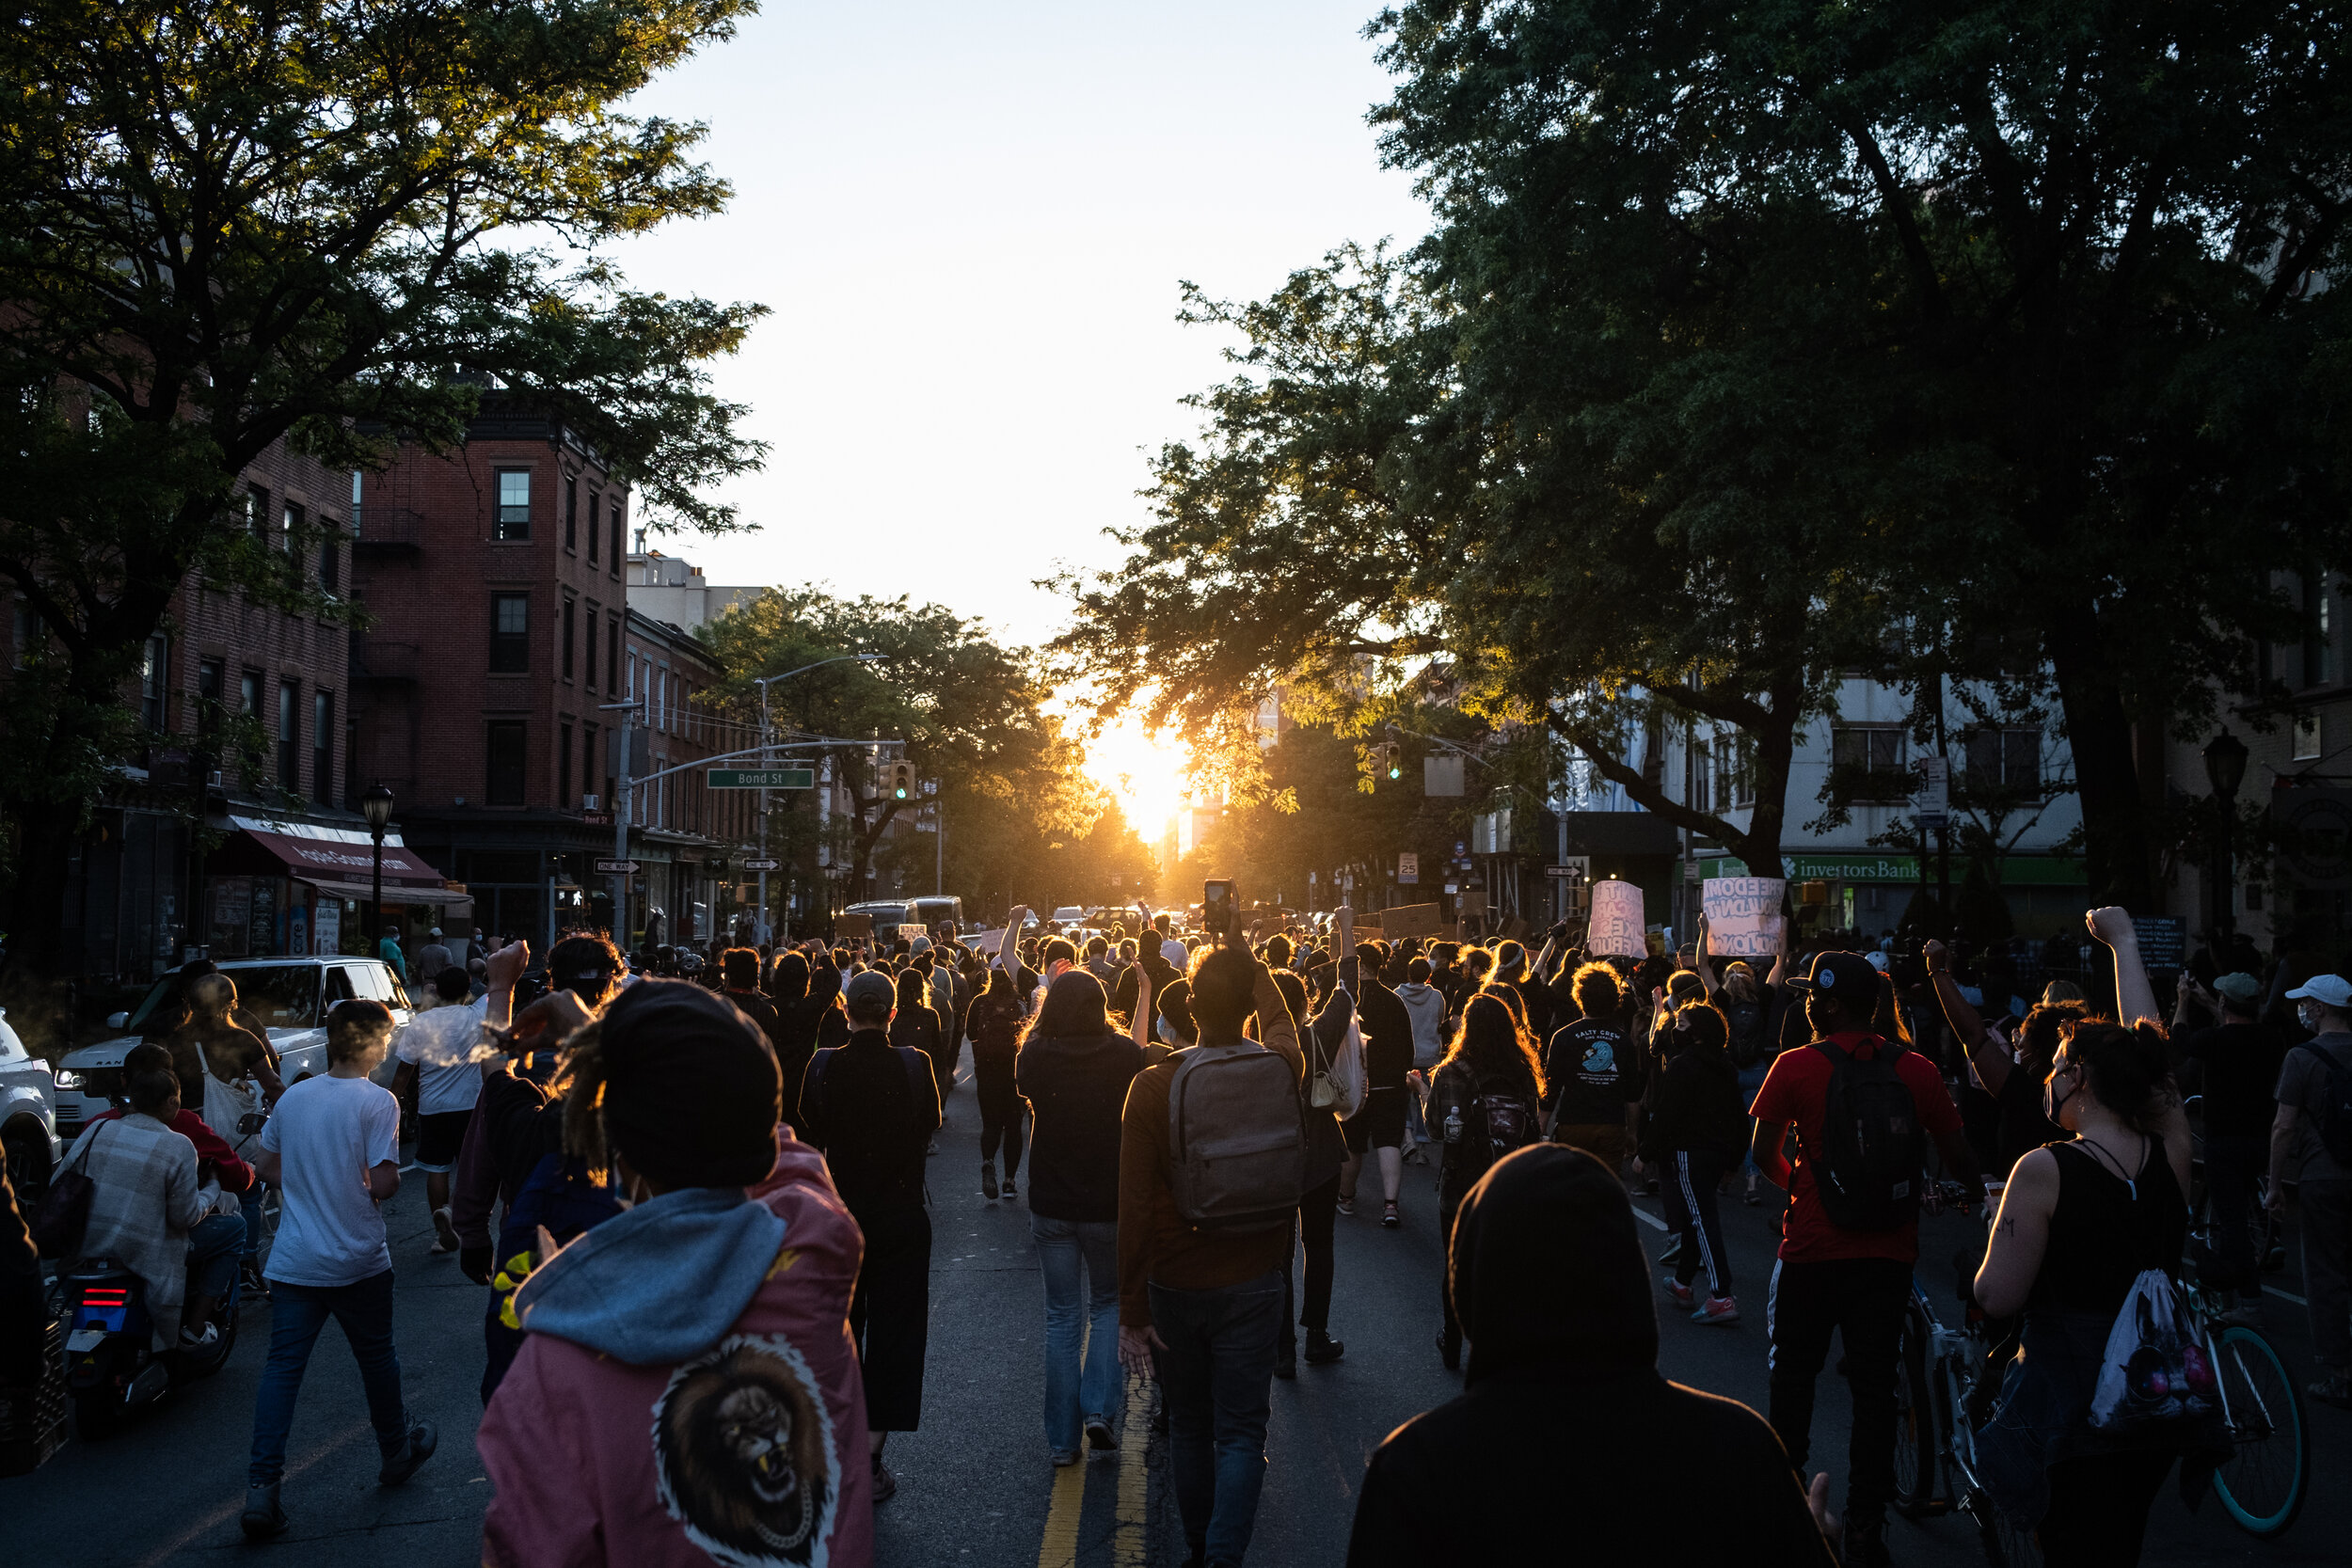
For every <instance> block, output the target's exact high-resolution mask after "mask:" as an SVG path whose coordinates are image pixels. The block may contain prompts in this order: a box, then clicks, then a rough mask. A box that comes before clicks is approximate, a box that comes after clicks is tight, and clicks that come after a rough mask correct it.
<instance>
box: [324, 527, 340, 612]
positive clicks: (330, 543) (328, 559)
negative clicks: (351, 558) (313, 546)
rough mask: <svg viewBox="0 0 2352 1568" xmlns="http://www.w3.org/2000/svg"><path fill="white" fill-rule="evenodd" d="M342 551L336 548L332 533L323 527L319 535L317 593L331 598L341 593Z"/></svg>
mask: <svg viewBox="0 0 2352 1568" xmlns="http://www.w3.org/2000/svg"><path fill="white" fill-rule="evenodd" d="M341 555H342V551H341V550H340V549H338V548H337V547H336V544H335V535H334V533H333V532H332V531H329V530H327V529H326V528H325V527H324V526H322V527H321V529H320V533H319V592H320V593H322V594H326V595H327V596H328V597H329V598H332V597H333V596H334V595H336V594H340V593H342V587H343V584H342V561H341V560H340V559H338V558H339V557H340V556H341Z"/></svg>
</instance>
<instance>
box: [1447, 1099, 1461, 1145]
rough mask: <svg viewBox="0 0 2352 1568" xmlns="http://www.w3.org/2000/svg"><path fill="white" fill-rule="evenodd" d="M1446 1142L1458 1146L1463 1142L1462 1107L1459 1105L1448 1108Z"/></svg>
mask: <svg viewBox="0 0 2352 1568" xmlns="http://www.w3.org/2000/svg"><path fill="white" fill-rule="evenodd" d="M1445 1141H1446V1142H1448V1143H1450V1144H1458V1143H1460V1142H1461V1141H1462V1107H1460V1106H1459V1105H1449V1106H1447V1107H1446V1112H1445Z"/></svg>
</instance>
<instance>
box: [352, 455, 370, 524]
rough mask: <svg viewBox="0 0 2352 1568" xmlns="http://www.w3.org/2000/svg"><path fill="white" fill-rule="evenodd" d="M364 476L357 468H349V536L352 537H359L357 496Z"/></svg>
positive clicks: (359, 493) (364, 478)
mask: <svg viewBox="0 0 2352 1568" xmlns="http://www.w3.org/2000/svg"><path fill="white" fill-rule="evenodd" d="M366 478H367V476H366V475H365V474H363V473H361V472H360V471H359V470H358V469H357V468H354V469H352V470H351V536H352V537H353V538H354V539H357V538H358V537H359V497H360V495H361V493H362V492H361V486H362V484H363V483H364V481H365V480H366Z"/></svg>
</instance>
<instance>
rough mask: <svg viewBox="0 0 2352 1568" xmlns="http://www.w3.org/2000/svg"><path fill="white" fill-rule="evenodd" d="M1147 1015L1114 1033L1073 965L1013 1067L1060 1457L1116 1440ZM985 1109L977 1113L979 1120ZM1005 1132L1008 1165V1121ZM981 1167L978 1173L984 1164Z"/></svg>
mask: <svg viewBox="0 0 2352 1568" xmlns="http://www.w3.org/2000/svg"><path fill="white" fill-rule="evenodd" d="M997 973H998V974H1000V975H1001V974H1002V973H1003V972H1002V971H1001V970H1000V971H998V972H997ZM1005 985H1006V990H1005V992H1004V995H1005V998H1006V1000H1007V1001H1008V1003H1009V1002H1010V997H1011V986H1010V982H1009V981H1008V982H1005ZM983 1000H987V999H986V998H983ZM1144 1017H1145V1012H1144V1010H1143V1009H1138V1011H1137V1014H1136V1019H1135V1020H1132V1021H1130V1032H1129V1033H1128V1034H1127V1035H1121V1034H1120V1033H1119V1031H1118V1029H1117V1028H1116V1027H1114V1024H1113V1021H1112V1019H1111V1017H1110V1014H1109V1013H1108V1011H1107V1010H1106V1008H1105V1006H1104V995H1103V987H1102V983H1101V982H1100V981H1098V980H1096V979H1095V977H1094V976H1093V975H1092V974H1089V973H1087V972H1085V971H1083V970H1073V971H1071V972H1070V973H1069V974H1064V975H1063V976H1062V977H1061V978H1060V979H1058V980H1057V981H1055V982H1054V983H1053V985H1052V986H1051V987H1049V988H1047V990H1046V993H1045V1006H1043V1007H1041V1008H1040V1009H1038V1015H1037V1017H1036V1018H1035V1019H1033V1020H1031V1021H1030V1022H1029V1026H1028V1028H1027V1030H1026V1031H1025V1033H1024V1034H1023V1035H1022V1037H1021V1042H1020V1046H1019V1050H1018V1054H1017V1055H1016V1056H1015V1058H1014V1060H1013V1064H1012V1069H1011V1073H1010V1076H1011V1078H1012V1080H1013V1086H1014V1092H1015V1094H1016V1096H1017V1097H1018V1098H1019V1099H1023V1100H1025V1101H1027V1102H1028V1104H1029V1106H1030V1108H1031V1109H1032V1111H1033V1112H1034V1114H1035V1115H1036V1117H1037V1136H1036V1144H1035V1148H1034V1149H1033V1151H1032V1158H1031V1161H1030V1165H1029V1234H1030V1236H1031V1238H1032V1239H1033V1240H1034V1241H1035V1242H1036V1243H1037V1258H1038V1268H1039V1272H1040V1273H1041V1275H1043V1276H1044V1280H1045V1447H1046V1450H1047V1451H1048V1453H1050V1454H1051V1455H1052V1457H1053V1461H1054V1463H1055V1464H1056V1465H1074V1464H1076V1463H1077V1462H1078V1455H1079V1447H1078V1445H1079V1439H1080V1437H1081V1436H1082V1435H1083V1437H1084V1438H1085V1440H1086V1446H1087V1447H1088V1448H1089V1449H1095V1450H1098V1451H1101V1450H1106V1449H1116V1448H1118V1447H1119V1439H1118V1437H1117V1436H1116V1435H1114V1428H1113V1426H1112V1417H1113V1416H1115V1415H1116V1414H1117V1413H1118V1411H1117V1407H1118V1401H1119V1136H1120V1111H1121V1110H1122V1109H1123V1108H1124V1107H1125V1105H1126V1102H1127V1089H1128V1085H1130V1084H1132V1083H1133V1082H1134V1080H1135V1076H1136V1073H1138V1072H1141V1071H1142V1070H1143V1035H1144V1030H1145V1028H1146V1027H1147V1025H1146V1024H1145V1023H1144V1022H1143V1019H1144ZM974 1062H975V1066H976V1068H977V1062H978V1055H977V1047H976V1049H975V1055H974ZM987 1117H988V1113H987V1112H986V1111H985V1110H983V1112H982V1118H983V1119H982V1126H983V1127H984V1128H985V1127H986V1126H988V1125H990V1123H989V1121H988V1119H987ZM983 1136H985V1133H983ZM1013 1138H1014V1140H1015V1141H1014V1143H1013V1149H1014V1159H1015V1161H1016V1163H1017V1161H1018V1159H1019V1150H1020V1143H1019V1138H1020V1130H1019V1121H1018V1117H1015V1118H1014V1120H1013ZM981 1168H982V1176H983V1180H985V1178H986V1175H987V1171H988V1166H987V1164H986V1162H983V1163H982V1167H981ZM983 1190H985V1189H983ZM1082 1335H1083V1336H1084V1338H1085V1339H1086V1350H1085V1355H1084V1358H1083V1361H1082V1360H1081V1357H1080V1354H1079V1344H1078V1341H1079V1338H1080V1337H1081V1336H1082Z"/></svg>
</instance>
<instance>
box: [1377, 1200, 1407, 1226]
mask: <svg viewBox="0 0 2352 1568" xmlns="http://www.w3.org/2000/svg"><path fill="white" fill-rule="evenodd" d="M1404 1223H1405V1222H1404V1221H1403V1220H1402V1219H1399V1218H1398V1217H1397V1212H1396V1205H1395V1204H1393V1203H1383V1204H1382V1205H1381V1206H1380V1228H1381V1229H1383V1230H1394V1229H1395V1228H1396V1227H1398V1226H1400V1225H1403V1224H1404Z"/></svg>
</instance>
